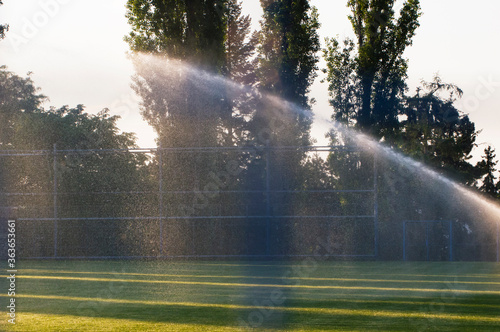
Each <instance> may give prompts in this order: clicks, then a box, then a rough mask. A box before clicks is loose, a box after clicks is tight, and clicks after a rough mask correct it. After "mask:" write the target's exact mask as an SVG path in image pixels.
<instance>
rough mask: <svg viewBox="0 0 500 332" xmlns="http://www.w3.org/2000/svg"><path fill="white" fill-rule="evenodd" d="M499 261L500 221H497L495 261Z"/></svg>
mask: <svg viewBox="0 0 500 332" xmlns="http://www.w3.org/2000/svg"><path fill="white" fill-rule="evenodd" d="M499 261H500V222H497V262H499Z"/></svg>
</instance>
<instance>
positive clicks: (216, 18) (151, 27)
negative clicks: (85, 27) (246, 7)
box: [125, 0, 227, 70]
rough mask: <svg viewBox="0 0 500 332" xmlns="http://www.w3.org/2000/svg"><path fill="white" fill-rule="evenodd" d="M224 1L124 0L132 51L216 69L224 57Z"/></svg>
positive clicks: (128, 39)
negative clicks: (161, 55)
mask: <svg viewBox="0 0 500 332" xmlns="http://www.w3.org/2000/svg"><path fill="white" fill-rule="evenodd" d="M226 6H227V1H226V0H182V1H177V0H152V1H146V0H128V2H127V15H126V16H127V18H128V21H129V24H130V26H131V28H132V31H131V32H130V34H129V35H128V36H127V37H125V40H126V41H127V42H128V43H129V45H130V49H131V50H132V51H134V52H146V53H159V54H166V55H167V56H169V57H171V58H176V59H183V60H188V61H189V62H192V63H195V64H200V65H204V66H207V67H208V68H209V69H215V70H216V69H218V68H219V69H220V68H221V67H222V66H223V59H224V40H225V34H226V10H227V7H226Z"/></svg>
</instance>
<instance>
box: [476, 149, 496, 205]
mask: <svg viewBox="0 0 500 332" xmlns="http://www.w3.org/2000/svg"><path fill="white" fill-rule="evenodd" d="M495 158H496V155H495V149H493V148H492V147H491V146H488V147H487V148H486V149H484V156H483V160H481V161H480V162H479V163H478V167H479V168H481V170H482V171H483V172H484V173H485V174H486V176H485V177H484V178H483V184H482V185H481V187H480V188H479V189H480V190H481V191H483V192H484V193H486V194H488V195H489V196H491V197H494V198H498V195H499V189H500V188H499V183H500V182H497V183H495V180H496V176H495V173H496V171H497V170H496V168H495V167H496V165H497V162H498V161H496V160H495Z"/></svg>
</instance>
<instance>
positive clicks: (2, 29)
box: [0, 0, 9, 39]
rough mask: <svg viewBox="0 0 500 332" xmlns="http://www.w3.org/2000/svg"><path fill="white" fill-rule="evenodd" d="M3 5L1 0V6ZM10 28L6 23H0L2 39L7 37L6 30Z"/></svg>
mask: <svg viewBox="0 0 500 332" xmlns="http://www.w3.org/2000/svg"><path fill="white" fill-rule="evenodd" d="M2 5H3V2H2V0H0V6H2ZM7 30H9V26H8V25H6V24H0V39H3V38H4V37H5V32H6V31H7Z"/></svg>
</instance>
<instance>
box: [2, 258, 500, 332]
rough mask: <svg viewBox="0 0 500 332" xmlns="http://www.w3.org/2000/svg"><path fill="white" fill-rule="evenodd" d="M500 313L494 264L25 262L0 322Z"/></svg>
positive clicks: (440, 318)
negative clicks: (12, 310)
mask: <svg viewBox="0 0 500 332" xmlns="http://www.w3.org/2000/svg"><path fill="white" fill-rule="evenodd" d="M0 286H1V287H2V289H4V290H5V291H1V293H0V302H1V306H2V308H4V309H3V310H4V311H5V308H6V305H7V303H8V300H9V298H8V296H7V291H6V290H7V289H8V285H7V283H6V278H5V275H3V276H2V280H1V281H0ZM499 313H500V265H498V264H495V263H458V262H457V263H445V262H439V263H399V262H388V263H385V262H315V261H313V260H311V259H309V260H306V261H303V262H289V263H270V262H263V263H257V262H251V263H241V262H240V263H239V262H142V261H92V262H87V261H24V262H20V263H19V264H18V274H17V279H16V314H17V316H16V318H17V319H16V325H11V324H8V323H7V315H5V314H4V315H3V319H2V321H1V322H0V329H2V330H8V331H237V330H247V329H251V328H254V329H258V330H259V331H262V330H269V331H275V330H285V331H326V330H328V331H424V330H429V331H434V330H439V331H471V330H476V331H499V330H500V315H499Z"/></svg>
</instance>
